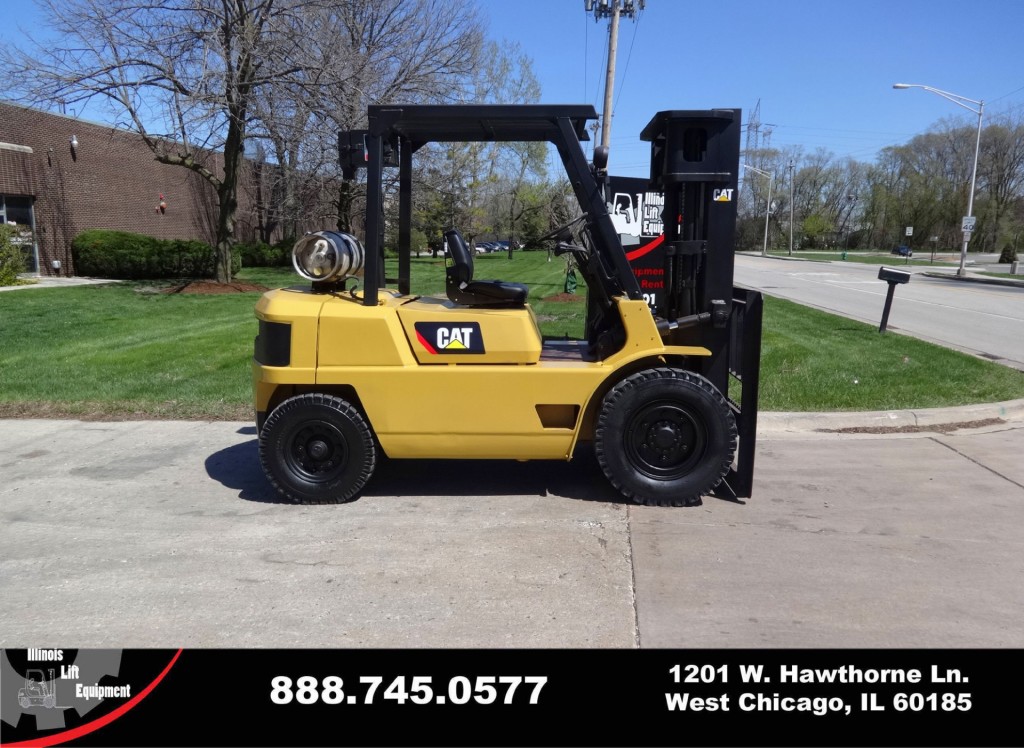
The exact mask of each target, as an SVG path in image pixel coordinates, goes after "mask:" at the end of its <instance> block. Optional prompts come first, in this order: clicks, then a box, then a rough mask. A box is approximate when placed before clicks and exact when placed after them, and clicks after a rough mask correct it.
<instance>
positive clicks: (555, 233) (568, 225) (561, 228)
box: [537, 213, 587, 242]
mask: <svg viewBox="0 0 1024 748" xmlns="http://www.w3.org/2000/svg"><path fill="white" fill-rule="evenodd" d="M585 220H587V214H586V213H584V214H583V215H580V216H576V217H575V218H573V219H572V220H571V221H569V222H568V223H563V224H562V225H561V226H559V227H557V228H554V229H552V230H551V231H549V232H548V233H546V234H544V236H542V237H540V238H539V239H538V240H537V241H539V242H543V241H546V240H548V239H555V238H557V237H558V236H559V235H560V234H561V233H562V232H563V231H568V230H569V229H571V228H572V227H573V226H575V225H576V224H577V223H579V222H580V221H585Z"/></svg>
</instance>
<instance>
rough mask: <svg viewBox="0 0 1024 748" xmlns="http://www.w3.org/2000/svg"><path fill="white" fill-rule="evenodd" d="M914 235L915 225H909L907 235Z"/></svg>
mask: <svg viewBox="0 0 1024 748" xmlns="http://www.w3.org/2000/svg"><path fill="white" fill-rule="evenodd" d="M913 235H914V227H913V226H907V236H913Z"/></svg>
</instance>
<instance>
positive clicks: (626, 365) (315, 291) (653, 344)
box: [253, 105, 761, 506]
mask: <svg viewBox="0 0 1024 748" xmlns="http://www.w3.org/2000/svg"><path fill="white" fill-rule="evenodd" d="M368 115H369V118H368V129H367V130H359V131H351V132H343V133H341V134H340V135H339V152H340V159H341V164H342V167H343V171H344V174H345V176H346V178H349V179H351V178H352V177H354V176H355V174H356V171H357V170H358V169H362V168H365V169H366V190H367V206H366V224H365V225H366V232H365V233H366V237H365V243H364V242H360V241H359V240H358V239H357V238H356V237H354V236H352V235H349V234H344V233H339V232H333V231H321V232H317V233H315V234H308V235H306V236H305V237H303V238H302V239H300V240H299V241H298V242H297V244H296V246H295V248H294V252H293V260H294V265H295V269H296V271H297V272H298V273H299V274H300V275H301V276H302V277H304V278H305V279H306V280H308V281H310V283H309V284H308V285H306V286H300V287H293V288H287V289H279V290H275V291H270V292H268V293H266V294H264V296H263V297H262V298H261V299H260V301H259V303H258V304H257V305H256V316H257V318H258V320H259V334H258V336H257V338H256V342H255V355H254V361H253V387H254V396H255V407H256V422H257V428H258V431H259V456H260V461H261V464H262V466H263V469H264V471H265V472H266V474H267V477H268V478H269V480H270V482H271V483H272V484H273V485H274V487H275V488H276V489H277V491H278V492H279V493H280V495H281V496H282V497H284V498H286V499H288V500H291V501H294V502H298V503H303V504H321V503H339V502H345V501H350V500H352V499H355V498H357V497H358V496H359V494H360V492H361V491H362V490H363V488H364V487H365V486H366V484H367V482H368V481H369V480H370V478H371V476H372V475H373V472H374V469H375V468H376V467H377V464H378V462H379V461H380V458H381V456H382V455H386V456H387V457H389V458H396V459H397V458H401V459H514V460H571V459H572V458H573V455H574V454H575V453H576V450H577V449H578V448H579V447H580V445H581V444H582V443H587V442H589V443H592V445H593V449H594V451H595V453H596V456H597V460H598V462H599V464H600V466H601V468H602V470H603V471H604V473H605V475H606V476H607V478H608V480H609V481H610V482H611V484H612V485H613V486H614V487H615V488H616V489H617V490H618V491H619V492H620V493H621V494H622V495H623V496H624V497H626V498H627V499H629V500H631V501H634V502H637V503H644V504H650V505H660V506H693V505H698V504H700V503H701V496H703V495H707V494H710V493H712V492H714V493H716V494H718V495H721V496H723V497H726V498H732V499H738V498H744V497H749V496H750V493H751V483H752V480H753V464H754V446H755V432H756V426H757V390H758V366H759V357H760V345H761V342H760V341H761V296H760V294H758V293H756V292H752V291H748V290H745V289H740V288H734V286H733V239H734V233H735V222H736V202H735V195H736V191H737V186H738V185H737V175H738V165H739V142H740V112H739V110H738V109H716V110H706V111H665V112H660V113H658V114H657V115H655V116H654V118H653V119H652V120H651V121H650V123H649V124H648V125H647V127H646V128H645V129H644V130H643V133H642V136H641V137H642V138H643V139H644V140H645V141H649V142H650V144H651V179H650V187H651V189H653V190H658V191H660V192H661V193H663V194H664V198H665V200H664V212H663V223H664V227H665V232H664V236H663V237H661V238H659V240H658V244H659V246H658V250H659V251H660V252H661V253H662V254H663V258H664V262H663V264H662V270H663V275H662V278H661V282H663V283H664V291H665V292H664V294H663V295H660V296H659V298H660V299H662V301H661V302H660V303H659V304H658V305H657V307H656V308H653V309H652V308H651V307H650V306H649V305H648V303H647V302H646V301H645V300H644V297H643V294H642V293H641V290H640V285H639V283H638V280H637V278H636V276H635V275H634V273H633V271H632V270H631V267H630V264H629V261H628V259H627V257H626V253H625V251H624V250H623V247H622V244H621V242H620V239H619V236H618V235H617V234H616V233H615V229H614V227H613V225H612V221H611V219H610V217H609V213H608V206H607V200H608V197H609V196H608V195H607V194H606V185H607V181H608V179H607V170H606V167H607V150H606V149H605V148H603V147H598V148H596V149H595V155H594V163H592V164H591V163H588V162H587V159H586V157H585V155H584V152H583V149H582V147H581V145H580V144H581V142H583V141H586V140H587V139H588V135H587V123H588V122H589V121H591V120H594V119H596V118H597V114H596V112H595V111H594V108H593V107H592V106H577V105H562V106H550V105H507V106H506V105H487V106H483V105H480V106H478V105H462V106H429V105H415V106H412V105H410V106H401V105H396V106H371V107H370V108H369V112H368ZM480 141H486V142H500V141H537V142H548V143H552V144H554V145H555V147H556V148H557V150H558V153H559V155H560V156H561V160H562V163H563V165H564V167H565V170H566V173H567V175H568V177H569V181H570V183H571V185H572V188H573V190H574V193H575V197H576V199H577V201H578V203H579V207H580V211H581V215H580V216H579V217H578V218H577V219H575V220H574V221H572V222H570V223H569V224H567V225H565V226H561V227H559V228H557V229H555V230H554V231H552V232H551V233H550V234H549V235H548V236H547V237H545V239H549V240H551V241H553V242H556V246H555V250H554V251H555V252H556V254H558V255H563V254H566V253H569V254H571V255H572V257H573V260H574V261H575V263H576V265H577V266H578V268H579V271H580V274H581V275H582V277H583V279H584V280H585V281H586V286H587V322H586V333H585V339H582V340H568V341H567V340H546V339H544V337H543V336H542V335H541V332H540V329H539V327H538V325H537V318H536V316H535V315H534V313H533V311H532V309H531V308H530V305H529V303H528V302H527V298H528V294H529V289H528V288H527V287H526V286H524V285H521V284H518V283H512V282H506V281H502V280H482V279H478V278H477V277H476V276H475V273H474V270H475V268H474V262H473V259H474V258H473V253H472V251H471V250H470V248H469V246H467V243H466V241H465V240H464V238H463V237H462V235H461V234H460V232H459V231H458V227H454V226H453V227H452V228H451V229H450V230H449V231H447V232H446V234H445V242H446V246H447V249H448V252H447V255H448V259H447V268H446V296H445V297H443V298H438V297H432V296H420V295H417V294H416V293H415V291H414V289H412V288H410V266H411V261H410V257H411V248H410V235H411V225H412V188H413V179H412V174H413V168H412V167H413V157H414V155H415V153H416V152H417V151H418V150H419V149H420V148H422V147H423V146H424V145H426V144H428V143H432V142H480ZM394 167H397V169H398V206H397V207H398V263H397V266H398V270H397V277H396V278H390V279H389V278H386V277H385V272H384V261H383V233H384V207H385V206H384V203H385V199H384V178H383V177H384V169H385V168H394ZM467 490H472V487H469V486H467Z"/></svg>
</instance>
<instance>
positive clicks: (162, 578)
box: [0, 418, 1024, 648]
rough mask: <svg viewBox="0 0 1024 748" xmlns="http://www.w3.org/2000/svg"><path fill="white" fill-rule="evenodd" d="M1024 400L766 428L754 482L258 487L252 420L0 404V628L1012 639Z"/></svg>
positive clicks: (529, 472)
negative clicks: (634, 492)
mask: <svg viewBox="0 0 1024 748" xmlns="http://www.w3.org/2000/svg"><path fill="white" fill-rule="evenodd" d="M1022 453H1024V422H1022V420H1021V419H1013V418H1012V419H1010V420H1009V421H1008V422H1006V423H1004V424H1000V425H995V426H989V427H987V428H982V429H975V430H970V431H962V432H957V433H954V434H952V435H946V434H941V433H928V434H913V435H903V434H889V435H860V434H858V435H846V434H827V433H819V432H814V431H807V430H793V429H791V430H767V431H765V432H763V434H762V435H761V438H760V446H759V452H758V457H757V473H756V481H755V497H754V498H753V499H751V500H750V501H748V502H745V503H743V504H739V503H731V502H727V501H722V500H718V499H706V501H705V505H703V506H701V507H697V508H693V509H663V508H650V507H642V506H632V505H631V506H627V505H625V504H621V503H618V502H617V498H616V495H615V494H614V493H613V492H612V491H611V489H610V488H609V487H608V486H607V484H606V483H605V481H604V479H603V476H602V475H601V473H600V469H599V468H598V466H597V464H596V461H595V460H594V459H593V456H592V455H589V454H586V455H583V456H582V457H581V458H579V459H578V460H575V461H573V462H572V463H569V464H565V463H515V462H511V463H510V462H489V461H488V462H469V461H458V462H445V461H385V463H384V464H382V465H381V466H380V467H379V469H378V472H377V474H376V476H375V477H374V480H373V482H372V483H371V485H370V487H369V490H368V491H367V492H366V495H365V496H364V497H362V498H361V499H359V500H358V501H355V502H353V503H350V504H344V505H340V506H318V507H304V506H292V505H288V504H281V503H276V502H275V500H274V496H273V492H272V491H271V489H270V487H269V486H268V485H267V483H266V481H265V479H264V477H263V475H262V472H261V470H260V468H259V465H258V460H257V455H256V438H255V432H254V429H253V428H252V426H251V425H249V424H245V423H224V422H219V423H200V422H166V421H165V422H155V421H148V422H147V421H135V422H117V423H98V422H78V421H56V420H24V421H19V420H6V421H0V454H2V455H3V456H4V457H3V458H0V460H2V461H0V472H2V475H3V481H2V482H0V500H2V503H0V506H2V509H0V514H2V523H0V548H2V550H0V595H2V596H3V599H4V600H5V605H4V611H3V616H2V628H0V635H2V641H0V643H2V645H3V646H5V647H36V646H43V645H44V643H45V645H46V646H57V645H59V646H63V647H177V646H185V647H314V648H329V647H474V648H492V647H499V648H501V647H555V648H575V647H584V648H593V647H613V648H632V647H637V646H640V647H672V648H676V647H912V648H921V647H1021V646H1024V629H1022V628H1021V627H1020V625H1019V621H1020V620H1021V619H1022V617H1024V596H1022V595H1021V594H1020V579H1021V578H1022V576H1024V553H1022V552H1021V551H1022V549H1024V460H1022V459H1021V455H1022Z"/></svg>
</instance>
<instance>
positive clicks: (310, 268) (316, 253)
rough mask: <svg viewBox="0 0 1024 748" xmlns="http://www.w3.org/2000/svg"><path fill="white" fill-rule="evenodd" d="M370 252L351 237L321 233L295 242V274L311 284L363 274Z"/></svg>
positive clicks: (306, 236) (333, 232) (332, 232)
mask: <svg viewBox="0 0 1024 748" xmlns="http://www.w3.org/2000/svg"><path fill="white" fill-rule="evenodd" d="M365 259H366V252H365V250H364V249H363V245H362V244H360V243H359V240H358V239H356V238H355V237H354V236H352V235H351V234H343V233H341V232H339V231H317V232H316V233H315V234H306V235H305V236H304V237H302V238H301V239H299V241H297V242H296V243H295V248H294V249H293V250H292V265H294V266H295V272H297V273H298V274H299V275H301V276H302V277H303V278H305V279H307V280H311V281H318V282H323V281H332V280H338V281H340V280H344V279H345V278H354V277H358V276H361V275H362V274H363V262H364V261H365Z"/></svg>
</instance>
